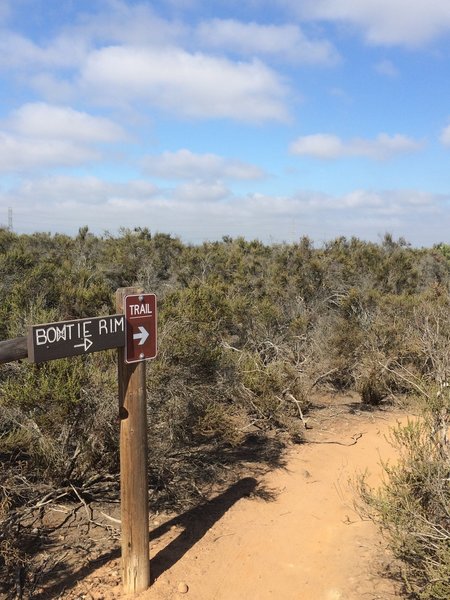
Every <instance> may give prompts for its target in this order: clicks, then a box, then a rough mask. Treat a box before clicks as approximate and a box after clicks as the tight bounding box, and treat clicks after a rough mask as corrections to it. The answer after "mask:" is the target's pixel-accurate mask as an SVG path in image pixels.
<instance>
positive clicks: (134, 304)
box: [124, 294, 157, 364]
mask: <svg viewBox="0 0 450 600" xmlns="http://www.w3.org/2000/svg"><path fill="white" fill-rule="evenodd" d="M124 308H125V318H126V344H125V362H126V363H128V364H130V363H134V362H139V361H141V360H148V359H150V358H155V357H156V353H157V340H156V335H157V333H156V296H155V294H131V295H128V296H125V307H124Z"/></svg>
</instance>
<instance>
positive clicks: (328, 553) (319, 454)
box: [72, 399, 404, 600]
mask: <svg viewBox="0 0 450 600" xmlns="http://www.w3.org/2000/svg"><path fill="white" fill-rule="evenodd" d="M400 419H401V420H404V416H401V415H400V414H398V413H395V412H374V413H370V412H363V411H359V410H358V407H357V405H352V403H351V401H350V400H349V399H343V400H342V401H341V404H340V405H337V406H336V405H334V406H333V407H324V410H323V411H318V412H316V413H315V416H314V417H313V418H311V420H310V424H311V425H312V429H311V430H308V431H307V440H308V443H305V444H301V445H298V446H296V447H294V448H293V449H292V450H290V452H289V454H288V457H287V467H286V468H284V469H278V470H275V471H270V472H267V473H266V474H265V475H264V476H263V477H261V478H258V480H256V479H254V478H253V477H251V476H249V477H244V478H242V479H241V480H240V481H239V482H238V483H237V484H235V485H234V486H232V487H231V488H230V489H228V490H226V491H225V492H223V493H222V494H220V495H219V496H218V497H217V498H216V499H213V501H212V502H211V503H210V504H209V505H208V506H207V507H204V508H202V509H200V510H198V511H192V513H191V515H190V518H189V519H186V518H185V517H184V518H181V517H180V518H175V519H172V520H170V521H168V522H164V520H160V519H159V518H158V519H151V529H152V534H151V537H152V542H151V557H152V561H151V565H152V567H151V568H152V578H153V579H154V581H153V583H152V586H151V588H150V589H149V590H148V591H147V592H145V593H143V594H141V595H139V596H138V600H182V599H190V600H375V599H380V600H381V599H383V600H386V599H391V598H392V599H395V598H401V597H402V596H401V593H400V590H399V587H398V585H397V584H396V583H395V582H393V581H392V580H390V579H388V578H386V577H384V576H383V573H385V572H386V571H387V569H388V567H389V565H390V562H391V559H390V556H389V554H388V552H387V550H386V548H385V544H384V542H383V540H382V538H381V537H380V535H379V534H378V532H377V531H376V529H375V527H374V525H373V524H372V523H371V522H369V521H363V520H361V518H360V517H359V516H358V514H357V513H356V512H355V510H354V500H355V491H354V488H353V485H352V484H351V480H352V479H354V477H355V475H356V474H357V473H361V472H363V471H364V470H366V469H367V470H368V471H369V472H370V473H371V474H372V475H371V483H376V482H377V480H379V478H380V472H381V469H380V460H381V459H383V460H387V459H390V458H392V459H395V456H394V451H393V449H392V447H391V446H390V445H389V443H388V442H387V440H386V437H385V436H386V435H387V434H388V431H389V428H390V427H392V426H393V425H395V423H396V422H397V421H398V420H400ZM110 572H114V573H115V576H116V580H117V573H118V561H117V560H115V561H113V562H112V563H110V564H107V565H104V566H103V567H102V568H101V569H100V570H99V571H97V572H94V573H93V574H92V575H91V577H90V581H86V580H84V581H83V582H80V587H78V590H79V591H80V592H81V590H82V589H84V590H86V591H87V590H90V593H88V594H87V595H84V596H83V595H82V594H80V596H79V597H80V598H83V597H84V598H94V599H102V600H109V599H110V598H122V595H121V593H120V587H119V586H117V587H115V588H114V589H111V588H109V589H107V588H106V589H105V587H103V586H101V585H100V586H99V585H98V583H100V582H105V579H106V580H107V579H108V577H107V575H108V573H110ZM95 581H96V582H98V583H97V585H95V583H94V584H93V585H92V586H91V585H90V584H91V583H93V582H95ZM73 591H75V590H73ZM72 597H73V596H72Z"/></svg>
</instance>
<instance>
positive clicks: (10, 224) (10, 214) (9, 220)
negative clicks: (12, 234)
mask: <svg viewBox="0 0 450 600" xmlns="http://www.w3.org/2000/svg"><path fill="white" fill-rule="evenodd" d="M8 229H9V231H12V230H13V219H12V208H11V207H9V208H8Z"/></svg>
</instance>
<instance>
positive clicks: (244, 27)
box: [196, 19, 338, 64]
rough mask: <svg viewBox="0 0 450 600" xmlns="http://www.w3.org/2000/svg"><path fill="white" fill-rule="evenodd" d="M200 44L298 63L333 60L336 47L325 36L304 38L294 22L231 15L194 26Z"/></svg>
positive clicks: (334, 59)
mask: <svg viewBox="0 0 450 600" xmlns="http://www.w3.org/2000/svg"><path fill="white" fill-rule="evenodd" d="M196 33H197V36H198V39H199V41H200V43H202V44H203V45H205V46H207V47H210V48H220V49H224V50H228V51H230V52H237V53H240V54H243V55H246V56H258V55H266V56H275V57H280V58H284V59H287V60H289V61H294V62H298V63H310V64H333V63H335V62H336V61H337V60H338V53H337V51H336V49H335V48H334V47H333V46H332V45H331V44H330V42H328V41H326V40H312V39H308V38H307V37H306V36H305V34H304V33H303V32H302V31H301V29H300V28H299V27H298V26H296V25H261V24H258V23H243V22H240V21H234V20H231V19H227V20H221V19H213V20H211V21H204V22H203V23H201V24H200V25H199V27H198V29H197V32H196Z"/></svg>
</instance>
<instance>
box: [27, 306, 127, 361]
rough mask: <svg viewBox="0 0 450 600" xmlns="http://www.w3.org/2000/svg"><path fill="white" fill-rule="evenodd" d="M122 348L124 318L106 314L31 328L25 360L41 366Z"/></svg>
mask: <svg viewBox="0 0 450 600" xmlns="http://www.w3.org/2000/svg"><path fill="white" fill-rule="evenodd" d="M124 345H125V318H124V315H120V314H119V315H107V316H105V317H92V318H90V319H78V320H77V321H59V322H57V323H45V324H44V325H33V326H32V327H30V329H29V332H28V360H29V361H30V362H33V363H41V362H45V361H48V360H54V359H56V358H65V357H68V356H80V355H82V354H89V353H91V352H100V351H101V350H108V349H110V348H121V347H123V346H124Z"/></svg>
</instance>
